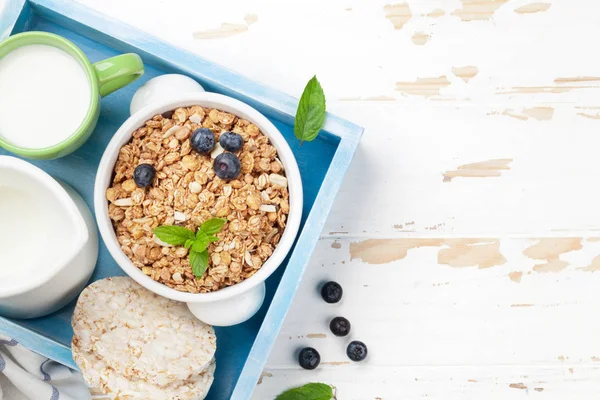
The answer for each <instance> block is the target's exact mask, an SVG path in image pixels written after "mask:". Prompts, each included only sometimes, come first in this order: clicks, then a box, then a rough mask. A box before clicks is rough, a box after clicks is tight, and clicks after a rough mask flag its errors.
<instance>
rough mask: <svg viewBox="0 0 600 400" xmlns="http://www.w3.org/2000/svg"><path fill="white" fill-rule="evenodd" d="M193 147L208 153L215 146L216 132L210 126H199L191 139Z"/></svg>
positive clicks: (201, 152) (200, 151)
mask: <svg viewBox="0 0 600 400" xmlns="http://www.w3.org/2000/svg"><path fill="white" fill-rule="evenodd" d="M190 144H191V145H192V149H194V150H196V151H197V152H198V153H200V154H208V153H210V152H211V151H212V149H213V148H214V147H215V134H214V133H213V131H211V130H210V129H208V128H198V129H196V130H195V131H194V133H193V134H192V138H191V139H190Z"/></svg>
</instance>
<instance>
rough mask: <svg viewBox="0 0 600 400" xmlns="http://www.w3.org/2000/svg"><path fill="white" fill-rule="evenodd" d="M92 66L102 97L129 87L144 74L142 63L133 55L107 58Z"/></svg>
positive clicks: (138, 57)
mask: <svg viewBox="0 0 600 400" xmlns="http://www.w3.org/2000/svg"><path fill="white" fill-rule="evenodd" d="M93 65H94V69H95V70H96V76H97V78H98V85H99V87H100V96H102V97H104V96H108V95H109V94H111V93H112V92H114V91H115V90H118V89H121V88H122V87H124V86H127V85H129V84H130V83H131V82H133V81H135V80H136V79H138V78H139V77H140V76H142V75H143V74H144V63H143V62H142V59H141V58H140V56H138V55H137V54H134V53H128V54H121V55H120V56H116V57H111V58H107V59H106V60H102V61H98V62H97V63H94V64H93Z"/></svg>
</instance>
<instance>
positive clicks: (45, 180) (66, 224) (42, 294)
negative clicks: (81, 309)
mask: <svg viewBox="0 0 600 400" xmlns="http://www.w3.org/2000/svg"><path fill="white" fill-rule="evenodd" d="M0 189H2V190H8V191H9V192H10V191H18V192H20V193H26V194H27V196H31V197H32V198H36V199H43V202H41V205H39V209H36V210H32V212H37V213H38V214H39V213H51V214H50V215H51V218H52V219H54V220H55V223H56V224H60V225H61V228H62V229H68V230H69V237H70V238H72V239H71V240H70V239H68V238H65V237H60V235H59V236H57V235H56V233H54V234H53V233H52V232H49V231H42V230H41V227H40V231H39V232H35V230H32V232H31V234H32V235H33V236H32V238H30V239H27V238H23V240H24V241H25V243H31V248H30V249H28V251H33V252H35V251H36V247H35V243H36V241H35V240H43V241H52V240H54V239H55V240H56V241H57V242H55V244H52V245H51V246H53V250H55V251H57V255H56V256H52V257H48V256H46V259H45V260H44V262H43V263H39V266H38V269H37V270H36V271H35V272H34V273H28V272H26V271H27V270H22V271H23V272H22V273H21V274H17V275H14V276H13V277H10V276H9V277H8V278H5V279H2V280H1V281H0V315H2V316H6V317H14V318H35V317H40V316H43V315H47V314H50V313H52V312H54V311H56V310H58V309H59V308H61V307H63V306H64V305H66V304H67V303H69V302H70V301H71V300H73V299H74V298H75V297H77V296H78V295H79V293H80V292H81V290H83V288H84V287H85V284H86V283H87V281H88V280H89V279H90V276H91V275H92V272H93V271H94V267H95V266H96V260H97V259H98V234H97V232H96V226H95V224H94V218H93V217H92V213H91V212H90V210H89V208H88V207H87V205H86V204H85V202H84V201H83V199H82V198H81V196H79V194H77V193H76V192H75V191H74V190H73V189H72V188H71V187H70V186H68V185H66V184H64V183H62V182H58V181H56V180H55V179H53V178H52V177H51V176H50V175H48V174H47V173H45V172H44V171H42V170H41V169H39V168H37V167H35V166H34V165H32V164H29V163H28V162H26V161H23V160H20V159H18V158H15V157H8V156H0ZM0 195H1V194H0ZM1 203H2V202H1V201H0V204H1ZM15 212H17V217H16V218H19V217H18V215H19V214H18V213H19V212H27V211H26V210H20V211H17V210H15ZM4 222H5V223H6V221H4ZM10 228H11V226H10V225H8V226H2V229H3V230H10ZM13 228H14V227H13ZM14 231H15V230H14V229H13V230H12V232H13V234H14ZM9 234H10V233H9ZM3 245H6V244H5V243H4V242H2V243H0V251H3V250H2V246H3ZM7 250H8V249H5V251H7ZM13 250H14V249H13ZM5 254H6V253H5ZM0 262H2V260H1V259H0ZM32 265H33V264H32ZM14 268H24V266H22V265H21V266H20V265H18V264H15V265H14ZM23 274H27V276H26V278H25V279H23V278H22V276H23Z"/></svg>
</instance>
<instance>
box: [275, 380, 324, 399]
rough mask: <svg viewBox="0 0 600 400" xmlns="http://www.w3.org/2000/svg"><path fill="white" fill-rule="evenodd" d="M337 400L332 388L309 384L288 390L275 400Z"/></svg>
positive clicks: (322, 384) (321, 384) (319, 384)
mask: <svg viewBox="0 0 600 400" xmlns="http://www.w3.org/2000/svg"><path fill="white" fill-rule="evenodd" d="M331 399H334V400H335V393H334V390H333V388H332V387H331V386H329V385H326V384H324V383H308V384H306V385H304V386H300V387H297V388H294V389H290V390H286V391H285V392H283V393H281V394H280V395H279V396H277V398H275V400H331Z"/></svg>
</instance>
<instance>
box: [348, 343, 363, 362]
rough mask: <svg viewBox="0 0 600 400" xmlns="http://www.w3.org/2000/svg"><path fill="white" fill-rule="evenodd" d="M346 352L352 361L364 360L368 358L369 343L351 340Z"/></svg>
mask: <svg viewBox="0 0 600 400" xmlns="http://www.w3.org/2000/svg"><path fill="white" fill-rule="evenodd" d="M346 354H347V355H348V358H349V359H351V360H352V361H362V360H364V359H365V358H367V345H366V344H364V343H363V342H361V341H358V340H355V341H354V342H350V344H349V345H348V348H347V349H346Z"/></svg>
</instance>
